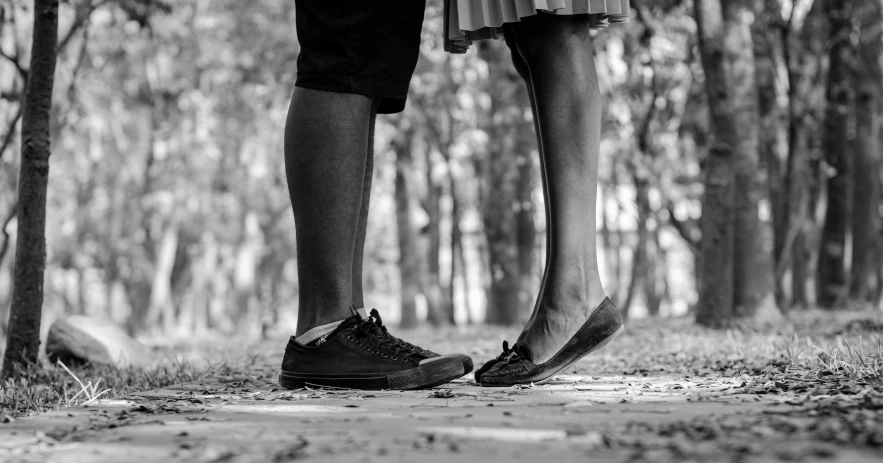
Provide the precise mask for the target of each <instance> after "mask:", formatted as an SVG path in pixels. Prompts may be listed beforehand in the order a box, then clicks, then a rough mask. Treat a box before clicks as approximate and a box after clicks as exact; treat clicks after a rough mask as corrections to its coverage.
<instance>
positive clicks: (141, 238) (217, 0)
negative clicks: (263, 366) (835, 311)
mask: <svg viewBox="0 0 883 463" xmlns="http://www.w3.org/2000/svg"><path fill="white" fill-rule="evenodd" d="M866 1H869V2H874V1H877V0H866ZM770 2H771V4H773V6H774V8H763V6H764V5H765V2H763V1H758V2H755V3H757V9H756V17H757V18H758V20H759V19H764V20H766V21H767V22H768V23H770V24H773V25H774V29H773V30H779V31H783V35H782V37H786V35H787V34H784V32H785V31H787V32H789V33H791V34H792V35H793V36H795V37H798V38H803V37H807V38H808V39H807V40H805V41H802V42H801V41H799V40H794V39H791V41H790V42H782V41H781V38H775V40H777V42H776V43H777V44H778V45H776V48H775V54H776V56H775V60H774V61H775V65H774V68H775V72H774V74H775V76H776V86H775V95H774V96H775V98H773V104H774V105H775V106H776V107H777V108H778V109H780V110H782V111H783V112H782V114H783V115H782V117H781V119H780V121H779V123H780V124H782V126H783V127H784V126H785V125H786V124H788V123H789V121H791V122H793V121H797V122H796V123H798V124H801V125H803V124H805V126H806V127H807V129H806V130H804V131H802V132H801V135H800V137H803V138H801V143H800V148H799V149H801V150H805V152H807V153H810V155H811V157H812V158H813V159H816V160H818V159H819V155H818V149H819V148H818V146H819V143H818V136H819V135H818V131H817V130H815V129H814V127H817V126H818V123H817V122H815V121H818V119H819V118H820V117H821V115H820V114H821V111H822V107H823V105H824V99H823V98H822V97H819V95H823V94H824V91H823V86H824V82H825V80H824V76H825V74H824V72H825V59H824V55H823V54H821V55H820V54H819V53H818V51H815V52H814V51H813V50H814V48H813V47H816V49H823V48H824V43H823V38H824V31H825V29H824V27H823V26H824V22H823V21H819V20H818V19H815V20H813V19H812V18H813V16H812V15H809V13H808V12H809V11H810V6H813V5H812V4H813V3H814V2H812V1H809V2H807V1H796V2H792V1H790V0H781V1H776V0H770ZM770 2H767V3H770ZM815 3H819V2H815ZM441 4H442V2H441V1H439V0H431V1H429V4H428V6H427V10H426V19H425V22H424V31H423V44H422V47H421V57H420V61H419V63H418V66H417V71H416V73H415V75H414V78H413V80H412V86H411V94H410V96H409V103H408V107H407V109H406V111H405V112H404V113H403V114H400V115H393V116H385V117H380V118H379V120H378V123H377V135H376V165H375V174H376V177H375V181H374V190H373V194H372V215H371V217H370V222H369V231H368V233H369V236H368V245H367V247H366V248H367V251H366V258H365V280H366V281H365V288H366V292H367V294H366V300H367V303H368V304H369V305H371V306H377V307H378V308H380V309H381V310H382V312H383V313H384V314H386V313H387V312H389V313H390V318H391V319H392V320H397V319H398V317H397V315H398V313H399V310H398V309H399V307H400V306H401V302H402V301H401V297H400V294H402V285H403V280H404V278H400V275H399V265H398V264H399V259H400V258H401V259H404V258H405V257H406V256H403V255H402V253H403V252H417V253H418V254H419V256H417V261H415V262H416V263H417V265H418V267H417V268H419V269H420V274H421V277H420V278H419V279H418V280H419V281H416V282H406V284H414V285H417V286H418V288H417V289H418V290H419V291H418V293H419V294H420V296H419V297H418V298H417V299H418V300H417V301H416V304H413V305H414V306H415V307H416V309H415V310H417V311H418V312H420V314H421V316H426V317H428V318H429V319H430V321H433V322H436V323H445V322H449V321H456V322H459V323H462V322H468V321H481V320H483V319H484V316H485V313H486V312H487V310H486V305H487V294H488V290H489V288H490V286H491V275H494V272H496V271H498V269H497V267H496V265H494V262H492V261H491V260H490V259H489V257H488V256H489V254H488V253H489V251H488V248H489V245H488V236H489V235H488V233H487V231H488V230H487V227H485V225H484V222H483V217H484V215H483V214H485V213H487V211H486V210H483V209H482V207H483V206H482V205H483V204H487V203H488V201H490V199H489V198H490V197H491V196H493V195H495V194H498V195H499V194H504V195H508V196H503V197H501V198H494V200H495V201H497V202H498V203H505V202H506V201H510V203H511V204H513V207H514V205H517V209H518V211H521V212H524V211H528V212H526V213H522V214H521V215H520V216H519V217H518V218H517V219H516V218H513V219H512V220H519V221H520V222H518V223H522V224H523V223H532V224H534V226H533V227H534V228H533V229H534V230H535V231H536V233H535V236H534V235H527V238H524V237H522V239H521V241H517V240H515V241H513V243H514V244H512V246H519V245H520V246H521V248H520V249H521V250H520V251H518V252H517V253H516V254H517V255H519V256H521V257H523V258H524V259H526V260H527V262H526V264H532V265H522V267H523V268H532V269H533V270H532V272H527V273H526V274H524V273H523V274H520V275H519V276H518V278H520V279H519V280H518V281H519V282H520V285H521V288H522V291H523V292H524V293H525V294H527V295H532V294H535V292H536V291H535V289H536V288H537V287H538V285H539V281H540V277H541V274H540V272H541V271H542V268H543V265H542V262H543V259H544V257H543V255H544V249H545V243H544V238H543V232H544V230H545V216H544V213H543V208H542V191H541V186H540V182H539V181H537V180H536V179H537V178H538V175H539V174H538V165H537V162H538V161H537V156H536V141H535V139H534V138H533V135H532V122H531V119H530V117H531V116H530V110H529V105H528V102H527V99H526V93H525V92H524V91H523V86H522V84H521V82H520V80H519V79H518V77H517V74H516V73H515V71H514V69H513V68H512V67H511V64H509V61H508V50H506V48H505V45H504V44H503V43H502V41H493V42H488V43H482V44H481V45H480V46H478V45H477V46H475V47H473V50H470V52H469V53H467V54H465V55H449V54H446V53H445V52H444V51H443V50H442V44H441V37H442V36H441V33H442V17H441V11H442V8H441ZM633 6H634V7H635V8H634V9H633V20H632V22H631V23H629V24H627V25H624V26H616V27H611V28H610V29H607V30H604V31H601V32H600V33H598V34H597V36H596V41H595V50H594V51H595V56H596V60H597V64H598V71H599V75H600V80H601V87H602V93H603V99H604V101H605V105H604V108H603V109H604V111H603V117H604V120H603V139H602V159H601V167H600V169H601V179H602V181H601V185H600V187H599V192H600V196H599V198H600V201H601V207H600V210H601V213H599V221H598V223H599V233H600V234H599V238H600V242H599V247H602V248H603V250H604V252H603V254H602V258H601V260H602V262H601V266H602V278H603V280H604V282H605V285H606V287H607V290H608V292H609V294H610V295H611V296H612V297H613V299H614V300H615V301H616V302H617V303H618V304H619V305H620V306H622V308H623V309H624V310H627V311H630V314H631V316H642V315H645V314H648V313H649V314H661V315H682V314H685V313H687V312H688V311H689V310H690V306H691V305H692V304H694V303H695V301H696V297H697V289H696V272H695V270H694V269H695V268H697V265H698V261H699V259H700V257H701V256H699V255H698V253H697V243H698V242H699V240H700V239H701V236H700V228H699V220H700V219H701V207H700V205H701V203H700V199H701V195H702V177H701V175H700V173H701V166H702V163H703V159H704V157H705V152H706V150H707V146H708V130H709V128H708V109H707V102H706V97H705V92H704V90H703V87H702V84H703V73H702V66H701V63H700V60H699V57H698V54H697V51H696V24H695V21H694V19H693V16H692V15H693V5H692V2H691V1H687V0H667V1H653V2H649V1H644V0H642V1H640V2H639V1H637V0H633ZM29 8H30V3H29V2H26V1H24V0H2V1H0V13H2V14H0V20H2V22H0V50H2V55H3V56H2V58H0V137H3V138H2V139H0V140H2V143H3V148H4V150H3V151H2V152H0V156H2V157H0V225H3V233H0V240H2V241H0V333H2V332H3V327H4V326H5V323H6V319H7V312H6V311H7V310H8V307H9V298H10V296H11V288H10V285H11V273H12V272H11V270H12V255H11V254H12V252H11V251H10V250H11V249H14V246H12V244H11V243H12V242H13V241H14V236H15V218H14V210H15V209H14V206H15V203H16V196H15V182H16V178H17V177H16V172H17V166H18V160H17V156H16V155H15V154H16V153H17V152H18V151H19V142H20V140H19V139H18V137H17V135H16V131H17V124H18V120H19V117H20V106H21V94H22V90H23V85H24V75H26V69H23V67H22V65H21V63H26V62H27V59H26V58H27V54H28V47H29V45H28V44H29V37H30V24H29V18H30V11H29ZM817 9H818V8H817V7H815V6H813V11H814V12H815V10H817ZM795 12H797V13H799V14H800V15H802V16H799V17H797V18H796V19H795V16H794V15H795ZM814 14H818V12H815V13H814ZM789 18H791V19H789ZM806 18H810V19H806ZM60 19H61V21H60V22H61V29H62V30H61V32H60V36H61V37H62V38H66V39H65V40H63V41H62V43H61V44H60V59H59V65H58V70H57V73H56V79H57V82H56V90H55V91H56V95H55V106H54V108H53V123H54V125H53V140H52V142H53V155H52V164H51V169H52V171H51V180H50V187H49V188H50V191H49V193H50V197H49V198H50V199H49V204H48V227H47V239H48V246H49V249H48V256H49V258H48V259H49V260H48V262H47V266H48V268H47V276H46V282H45V292H46V302H45V309H44V310H45V314H46V315H45V318H44V320H45V322H44V330H45V329H48V326H49V324H51V322H52V320H53V319H54V318H56V317H58V316H59V315H61V314H65V313H86V314H94V315H99V316H110V317H112V318H113V319H114V320H116V321H117V322H119V323H121V324H123V325H125V326H126V327H127V329H129V330H130V331H131V332H133V333H141V334H154V335H156V334H165V335H177V336H188V335H190V334H192V333H203V332H206V331H211V330H217V331H221V332H226V333H229V332H234V331H240V332H245V333H257V332H261V333H263V334H267V333H270V332H274V331H279V332H282V331H285V330H288V329H289V328H290V327H292V326H293V325H292V322H293V317H295V314H296V301H297V291H298V288H297V280H296V263H295V255H296V249H295V240H294V223H293V219H292V214H291V212H290V204H289V198H288V192H287V189H286V181H285V177H284V169H283V160H282V133H283V126H284V123H285V119H286V113H287V108H288V102H289V96H290V94H291V92H292V91H293V85H294V79H295V76H296V58H297V54H298V49H299V47H298V44H297V39H296V33H295V28H294V24H295V21H294V3H293V2H290V1H279V0H252V1H248V2H242V1H234V0H211V1H209V0H178V1H175V2H170V1H156V0H118V1H111V0H71V1H69V2H66V3H64V4H63V5H62V8H61V18H60ZM877 37H879V36H877ZM479 48H481V50H478V49H479ZM878 50H879V47H878ZM877 53H878V55H875V56H877V57H878V58H879V56H880V55H879V51H878V52H877ZM878 61H879V59H878ZM878 64H879V63H878ZM789 74H800V75H801V76H805V78H804V80H800V81H799V83H800V85H801V87H799V88H797V87H795V88H793V89H791V88H789V87H788V79H787V76H788V75H789ZM792 81H793V82H796V81H794V80H792ZM795 98H796V99H798V100H799V101H800V104H801V106H802V109H801V111H803V112H802V113H800V114H798V113H795V112H793V111H792V112H788V111H787V109H788V108H789V107H790V106H789V104H791V102H792V101H794V99H795ZM875 98H877V101H878V103H879V101H880V97H879V94H876V95H875ZM878 106H879V104H878ZM877 114H878V116H879V114H880V113H877ZM880 120H881V118H880V117H878V118H877V119H876V124H877V126H879V124H880V123H881V122H880ZM507 127H508V129H507ZM879 133H880V131H879V129H878V131H877V136H878V137H879ZM403 146H404V147H407V150H408V153H407V154H409V156H410V158H411V159H412V162H411V163H409V164H408V170H407V172H405V174H406V175H407V178H408V188H409V190H407V194H408V195H409V196H408V198H409V200H408V201H405V202H404V204H409V206H408V207H412V208H413V209H412V210H409V211H408V212H409V213H410V215H409V216H408V217H410V219H409V220H410V221H411V222H410V223H412V225H413V232H414V233H415V236H416V237H417V241H416V243H417V246H416V247H415V248H409V249H408V250H400V248H399V244H400V243H399V241H398V240H397V238H396V236H397V234H396V227H397V221H396V214H397V202H396V200H395V195H396V194H397V192H396V186H395V177H396V164H397V159H399V158H400V156H401V154H402V153H401V152H400V149H401V147H403ZM494 150H497V151H494ZM785 150H786V151H787V148H786V149H785ZM495 152H496V153H498V154H499V153H500V152H502V153H503V154H504V155H505V154H506V153H509V152H511V153H512V158H513V159H515V160H517V162H518V165H519V166H525V168H521V169H513V170H512V171H511V172H508V173H505V175H508V176H510V177H511V178H509V177H507V180H505V181H506V182H516V184H517V187H514V188H512V187H511V185H510V187H507V189H505V191H506V193H501V192H500V191H497V190H494V189H492V188H491V185H497V183H498V180H499V179H495V178H493V176H494V175H497V174H495V173H494V170H493V169H490V168H489V160H490V159H492V156H494V153H495ZM780 152H784V151H781V150H780ZM762 164H764V165H763V166H762V168H763V169H767V168H768V167H767V165H766V164H765V163H762ZM876 166H877V167H876V169H877V170H878V171H879V162H878V163H877V164H876ZM813 169H814V171H813V172H812V174H811V175H809V176H808V177H809V179H810V180H809V181H808V182H807V184H806V185H804V188H806V189H807V190H808V191H813V192H817V191H821V190H823V186H822V184H823V182H822V177H823V174H824V172H825V166H824V164H823V163H822V162H820V161H815V162H814V164H813ZM516 171H517V172H516ZM501 175H502V174H501ZM878 177H879V175H878ZM878 180H879V178H878ZM775 181H778V180H776V179H775V178H774V179H773V180H771V182H775ZM495 182H497V183H495ZM517 182H521V183H517ZM525 185H526V186H527V189H526V190H525V188H524V186H525ZM501 191H502V190H501ZM399 194H404V193H403V192H401V191H400V192H399ZM815 197H818V195H816V196H815ZM525 198H526V199H525ZM399 204H400V206H399V207H401V203H399ZM495 204H496V203H495ZM813 204H814V205H815V206H816V207H817V208H823V207H824V202H823V201H819V202H816V203H813ZM774 209H775V208H774V207H771V206H770V204H769V203H768V202H767V203H763V204H761V207H760V211H759V214H760V216H761V219H762V220H764V221H766V222H770V221H773V220H774V219H775V217H774V213H775V212H776V211H775V210H774ZM398 213H402V211H401V210H399V211H398ZM815 215H818V213H816V214H815ZM507 220H508V219H507ZM405 223H408V222H405ZM510 225H511V228H512V229H515V228H516V224H515V223H514V222H513V223H512V224H510ZM506 226H509V225H506ZM875 226H877V227H879V223H878V224H877V225H875ZM808 227H810V229H809V231H808V237H809V238H808V239H807V240H806V243H805V244H804V245H803V246H805V249H806V252H807V253H808V254H809V255H810V259H809V261H810V262H812V261H813V259H814V258H813V257H812V255H813V253H816V252H817V247H818V241H817V239H815V238H813V237H815V236H817V235H818V229H820V227H821V223H820V221H818V220H817V221H814V222H812V223H809V225H808ZM642 233H643V235H642ZM507 239H508V238H507ZM525 242H526V243H527V248H532V251H533V252H530V253H528V252H527V251H526V250H525ZM415 250H416V251H415ZM770 252H771V253H772V250H770ZM875 252H876V254H875V255H876V256H877V257H876V260H875V261H874V262H875V263H874V265H876V267H875V268H878V269H879V268H880V267H881V265H880V262H881V259H880V258H879V257H880V255H883V252H879V250H877V251H875ZM518 253H520V254H518ZM635 262H637V263H638V265H635ZM522 264H525V263H524V262H523V263H522ZM807 265H809V264H807ZM810 273H811V272H810ZM872 273H873V275H874V276H873V279H872V280H869V281H870V283H869V285H870V286H869V287H870V288H871V291H870V292H869V295H868V296H867V297H865V298H864V299H863V300H862V301H861V302H862V303H864V302H865V301H874V302H875V303H876V304H877V305H879V301H880V294H881V287H883V284H881V282H883V275H881V273H883V271H880V272H877V271H875V272H872ZM791 274H792V273H791V271H790V267H788V268H787V269H786V270H785V271H783V272H782V274H781V275H777V278H779V279H780V280H782V281H785V280H787V279H788V278H791V276H790V275H791ZM806 278H807V281H811V278H812V275H811V274H808V275H807V277H806ZM869 278H870V277H869ZM786 292H787V291H786ZM786 296H787V297H784V299H782V300H783V301H785V302H784V303H783V304H782V305H784V306H786V307H787V306H788V305H789V304H790V303H789V302H788V301H789V300H791V299H794V300H796V301H798V302H799V301H800V300H802V299H801V298H794V297H792V296H793V295H786ZM529 297H532V296H529ZM529 297H528V298H527V299H525V300H529ZM531 306H532V300H529V302H528V303H526V304H524V305H520V307H519V308H518V309H512V310H514V314H515V315H514V317H513V318H515V319H523V318H526V317H527V315H528V314H529V313H528V311H529V308H530V307H531ZM409 307H410V306H409ZM408 310H411V309H408Z"/></svg>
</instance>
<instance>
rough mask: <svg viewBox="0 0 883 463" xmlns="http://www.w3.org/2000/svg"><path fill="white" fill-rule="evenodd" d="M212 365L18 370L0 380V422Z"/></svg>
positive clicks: (181, 378) (177, 378)
mask: <svg viewBox="0 0 883 463" xmlns="http://www.w3.org/2000/svg"><path fill="white" fill-rule="evenodd" d="M211 371H212V367H211V366H208V367H194V366H193V365H191V364H190V363H187V362H183V363H182V362H175V363H173V364H166V365H158V366H154V367H150V368H122V369H118V368H115V367H112V366H101V365H80V366H70V367H68V366H65V365H61V364H56V365H51V364H48V362H46V363H44V364H39V365H30V366H28V367H26V368H23V369H21V370H20V371H19V372H18V373H19V374H18V375H17V378H15V379H8V380H6V381H4V382H0V423H4V422H9V421H12V420H14V419H16V418H18V417H21V416H26V415H31V414H35V413H41V412H45V411H49V410H55V409H58V408H64V407H72V406H85V405H89V404H91V403H93V402H94V401H96V400H98V399H103V398H114V397H120V396H124V395H126V394H130V393H133V392H139V391H145V390H149V389H155V388H160V387H165V386H168V385H171V384H175V383H181V382H187V381H198V380H201V379H203V378H205V377H206V376H207V375H208V374H209V373H210V372H211Z"/></svg>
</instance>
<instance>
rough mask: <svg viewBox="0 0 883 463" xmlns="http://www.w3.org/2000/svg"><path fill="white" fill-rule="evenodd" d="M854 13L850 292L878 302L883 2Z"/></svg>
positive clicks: (865, 1) (882, 242) (882, 247)
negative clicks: (855, 60) (855, 61)
mask: <svg viewBox="0 0 883 463" xmlns="http://www.w3.org/2000/svg"><path fill="white" fill-rule="evenodd" d="M853 17H855V18H857V19H858V21H859V27H860V30H859V33H858V55H857V57H858V64H859V66H858V69H857V73H856V76H855V78H856V84H855V85H854V86H853V88H854V90H855V92H856V98H855V120H856V124H855V125H856V129H855V168H854V170H853V175H854V177H853V180H852V182H853V184H854V187H853V199H852V201H853V214H852V223H851V224H850V225H851V226H852V273H851V277H850V280H851V284H850V288H849V295H850V298H851V299H852V300H854V301H856V302H859V303H867V302H871V303H873V302H878V303H879V300H880V297H881V294H883V288H881V287H883V281H881V276H883V275H881V273H880V272H881V270H880V268H881V262H883V238H881V235H883V220H881V213H883V211H881V210H880V201H881V183H883V179H881V170H880V169H881V166H883V164H881V162H883V153H881V149H883V139H881V136H883V130H881V125H883V2H880V1H879V0H861V1H858V2H857V4H856V5H855V12H854V14H853Z"/></svg>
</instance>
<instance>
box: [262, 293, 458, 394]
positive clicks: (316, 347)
mask: <svg viewBox="0 0 883 463" xmlns="http://www.w3.org/2000/svg"><path fill="white" fill-rule="evenodd" d="M352 311H353V316H352V317H350V318H347V319H346V320H344V321H343V322H342V323H341V324H340V326H338V327H337V328H336V329H335V330H334V331H333V332H331V333H329V334H327V335H325V336H322V337H321V338H319V339H317V340H316V341H314V342H312V343H310V344H308V345H302V344H300V343H298V342H296V341H295V340H294V337H292V338H291V339H290V340H289V342H288V346H287V347H286V348H285V357H284V358H283V360H282V374H280V375H279V384H280V385H281V386H282V387H284V388H286V389H300V388H303V387H307V386H315V387H322V386H330V387H339V388H347V389H366V390H377V389H402V390H407V389H423V388H430V387H434V386H438V385H440V384H444V383H447V382H449V381H451V380H453V379H456V378H459V377H460V376H463V375H464V374H465V369H464V362H463V360H462V358H461V356H460V355H438V354H435V353H434V352H431V351H428V350H426V349H422V348H420V347H417V346H415V345H413V344H411V343H407V342H405V341H402V340H401V339H398V338H396V337H393V336H392V335H391V334H389V332H388V330H386V327H384V326H383V322H382V321H381V320H380V316H379V314H377V311H376V310H372V312H371V314H372V316H371V317H368V318H362V317H361V316H360V315H359V314H358V312H356V310H355V309H352ZM375 315H376V318H375ZM469 362H470V364H471V363H472V359H469Z"/></svg>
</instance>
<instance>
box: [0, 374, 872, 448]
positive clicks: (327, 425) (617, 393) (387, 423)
mask: <svg viewBox="0 0 883 463" xmlns="http://www.w3.org/2000/svg"><path fill="white" fill-rule="evenodd" d="M740 383H741V381H740V380H737V379H731V380H727V379H701V380H700V379H695V378H694V379H687V378H673V377H642V376H639V377H625V376H614V377H588V376H576V375H571V376H559V377H557V378H556V380H555V381H552V382H550V383H549V384H546V385H542V386H533V387H526V388H504V389H489V388H481V387H478V386H476V385H475V384H474V383H472V382H470V381H467V380H458V381H457V382H455V383H453V384H451V385H449V386H448V387H446V388H437V389H433V390H429V391H417V392H385V391H381V392H360V391H349V390H340V391H329V390H302V391H285V390H279V389H278V388H277V387H276V386H275V385H274V384H273V383H272V382H270V381H268V378H263V379H261V378H255V377H240V378H236V377H230V378H220V379H219V380H217V381H211V382H206V383H201V384H185V385H180V386H176V387H171V388H167V389H162V390H156V391H150V392H145V393H140V394H137V395H133V396H131V397H129V398H127V399H126V400H112V401H111V400H107V401H102V402H100V403H98V404H97V405H96V406H93V407H87V408H72V409H64V410H58V411H55V412H51V413H47V414H43V415H39V416H35V417H30V418H25V419H21V420H18V421H16V422H14V423H11V424H8V425H4V426H2V427H0V460H2V461H9V462H44V461H45V462H74V463H83V462H93V461H94V462H105V461H106V462H125V461H138V462H154V461H156V462H169V461H187V462H191V461H192V462H222V461H223V462H226V461H230V462H252V461H253V462H284V461H294V460H297V461H301V460H302V461H323V462H324V461H341V462H343V461H345V462H355V461H416V460H418V457H419V460H420V461H421V462H422V461H426V462H433V461H440V462H441V461H450V460H451V459H458V460H461V461H483V462H489V461H532V462H535V461H556V462H561V461H627V460H631V461H645V460H647V461H650V460H652V461H666V460H672V461H675V460H676V461H690V460H694V459H695V460H696V461H702V460H708V459H709V458H710V459H713V460H715V461H726V460H732V461H771V460H777V459H781V458H785V459H793V458H797V459H799V460H801V461H808V460H813V459H822V460H827V459H830V458H835V459H836V460H840V461H851V462H858V461H879V460H878V457H879V456H875V455H873V454H872V453H867V452H864V453H863V452H856V451H851V450H848V449H843V448H836V447H833V446H830V445H824V444H819V443H816V442H812V441H809V440H800V439H796V440H791V441H780V440H779V441H776V442H767V443H764V442H762V441H763V437H764V434H765V433H766V434H769V433H770V431H769V430H765V429H756V430H752V429H751V426H750V423H748V425H747V428H748V429H743V430H744V431H746V433H747V434H746V435H745V436H742V437H739V436H730V435H728V436H726V439H719V438H717V437H720V436H713V437H714V438H711V439H709V438H707V437H708V436H707V435H706V436H705V437H703V435H702V433H703V431H702V427H703V426H702V425H701V423H705V422H709V423H717V424H716V425H709V426H710V427H711V428H714V427H715V426H718V427H721V429H724V428H726V427H727V426H728V425H727V424H725V423H728V422H729V423H736V424H737V425H736V426H735V427H736V428H740V429H741V428H746V422H751V421H752V420H756V419H757V418H758V417H763V416H766V415H768V414H770V412H772V413H773V414H776V415H779V414H787V413H788V410H789V409H793V408H796V407H795V406H791V405H788V404H786V403H785V402H786V398H783V397H781V396H777V397H776V399H775V400H773V399H771V398H763V396H758V395H748V394H741V393H739V389H737V388H738V386H739V385H740ZM767 397H768V396H767ZM697 423H699V425H697ZM667 429H669V430H668V431H666V430H667ZM718 431H719V430H718ZM704 432H705V434H707V433H708V432H709V431H708V430H705V431H704ZM712 432H713V431H712ZM773 434H775V432H774V431H773ZM752 436H753V437H752Z"/></svg>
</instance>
